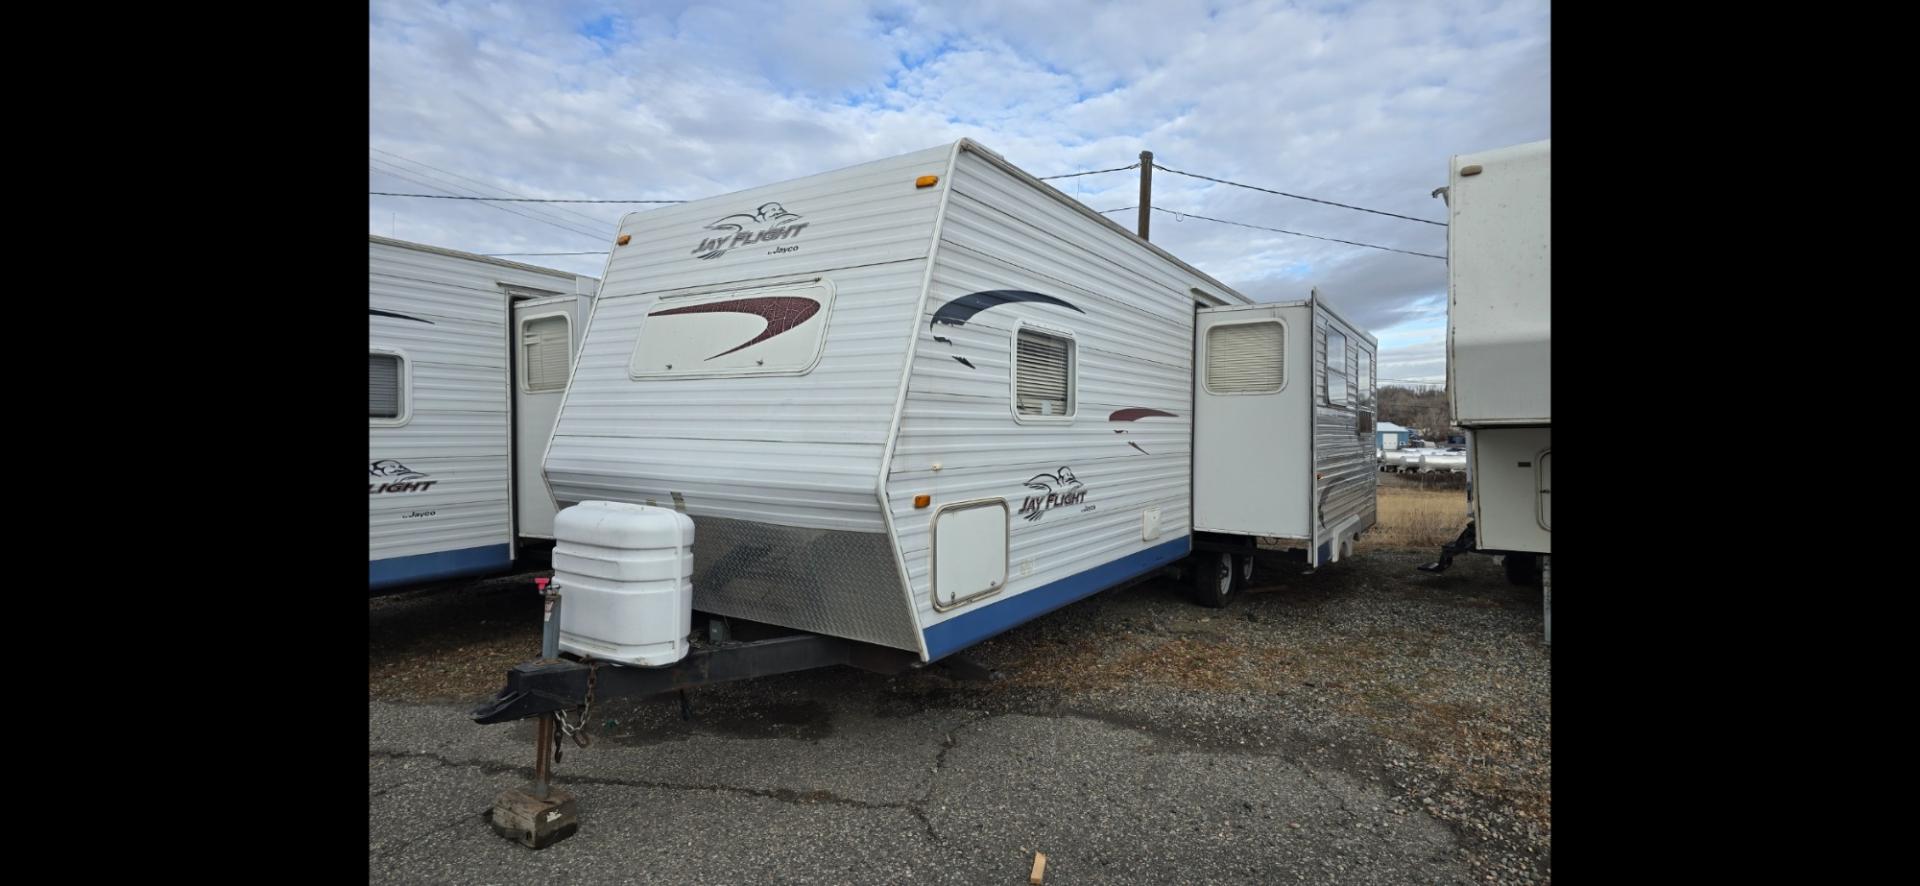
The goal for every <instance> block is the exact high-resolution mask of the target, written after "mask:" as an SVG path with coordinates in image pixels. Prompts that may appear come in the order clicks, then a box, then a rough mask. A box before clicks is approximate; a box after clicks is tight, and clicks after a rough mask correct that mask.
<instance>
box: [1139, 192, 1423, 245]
mask: <svg viewBox="0 0 1920 886" xmlns="http://www.w3.org/2000/svg"><path fill="white" fill-rule="evenodd" d="M1168 171H1169V172H1171V171H1172V170H1168ZM1153 211H1154V212H1164V213H1166V214H1168V215H1172V216H1176V217H1186V218H1197V219H1200V220H1201V221H1210V222H1218V223H1220V224H1223V225H1236V226H1238V227H1242V228H1252V229H1254V230H1256V231H1273V232H1274V233H1277V234H1291V235H1293V236H1295V237H1311V238H1313V239H1315V240H1326V241H1328V242H1330V243H1345V244H1347V245H1348V246H1365V247H1366V248H1368V249H1380V250H1385V251H1387V252H1398V253H1401V254H1402V255H1418V256H1421V257H1422V258H1437V259H1439V260H1441V261H1446V260H1447V257H1446V256H1444V255H1434V254H1433V253H1431V252H1412V251H1410V250H1406V249H1395V248H1393V247H1391V246H1376V245H1374V244H1372V243H1360V242H1358V241H1354V240H1342V239H1340V238H1338V237H1322V236H1320V235H1319V234H1302V233H1300V232H1299V231H1289V230H1287V229H1285V228H1267V227H1261V226H1260V225H1250V224H1247V223H1245V222H1237V221H1227V220H1226V219H1224V218H1212V217H1210V216H1205V215H1194V214H1193V213H1191V212H1175V211H1173V210H1171V209H1162V208H1160V207H1158V206H1155V207H1153Z"/></svg>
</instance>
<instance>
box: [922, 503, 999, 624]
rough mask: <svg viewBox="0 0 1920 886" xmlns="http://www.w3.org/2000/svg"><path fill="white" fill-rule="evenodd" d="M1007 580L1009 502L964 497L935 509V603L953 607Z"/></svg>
mask: <svg viewBox="0 0 1920 886" xmlns="http://www.w3.org/2000/svg"><path fill="white" fill-rule="evenodd" d="M1006 584H1007V502H1006V500H1005V499H999V498H995V499H986V500H982V501H972V502H961V503H959V504H953V505H948V506H946V507H944V508H941V509H940V510H939V511H937V512H935V513H934V515H933V605H934V608H935V609H942V610H944V609H951V608H953V607H955V606H958V605H960V604H962V603H965V602H967V601H968V600H972V599H974V598H977V597H984V596H987V595H988V594H992V593H994V592H996V591H998V590H1000V589H1001V588H1003V587H1006Z"/></svg>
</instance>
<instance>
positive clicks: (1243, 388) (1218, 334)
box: [1207, 320, 1287, 394]
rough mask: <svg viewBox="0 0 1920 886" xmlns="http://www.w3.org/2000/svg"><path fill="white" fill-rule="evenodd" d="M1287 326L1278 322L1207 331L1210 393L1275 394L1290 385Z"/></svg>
mask: <svg viewBox="0 0 1920 886" xmlns="http://www.w3.org/2000/svg"><path fill="white" fill-rule="evenodd" d="M1286 365H1287V327H1286V326H1284V325H1282V324H1281V323H1280V322H1279V321H1276V320H1262V321H1259V322H1256V323H1230V324H1221V325H1219V326H1215V327H1213V328H1212V329H1209V330H1207V390H1208V391H1211V392H1212V393H1215V394H1271V393H1273V392H1275V391H1278V390H1280V389H1281V388H1283V387H1286V384H1287V371H1286Z"/></svg>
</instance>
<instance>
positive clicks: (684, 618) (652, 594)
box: [553, 501, 693, 667]
mask: <svg viewBox="0 0 1920 886" xmlns="http://www.w3.org/2000/svg"><path fill="white" fill-rule="evenodd" d="M553 536H554V545H553V582H554V584H556V585H559V586H560V597H561V603H560V649H561V651H563V652H572V653H575V654H578V655H584V656H589V657H592V658H597V659H603V660H606V661H615V662H620V663H621V664H629V665H639V666H642V667H659V666H661V665H670V664H673V663H674V662H677V661H679V660H680V659H682V658H685V657H686V656H687V635H688V634H689V633H691V632H692V629H693V518H691V517H688V516H687V515H686V514H682V513H680V512H679V511H675V510H671V509H668V508H658V507H650V506H648V505H633V504H625V503H622V502H613V501H587V502H581V503H580V504H577V505H574V506H573V507H570V508H567V509H566V510H564V511H561V512H560V513H559V514H558V515H556V516H555V517H554V518H553Z"/></svg>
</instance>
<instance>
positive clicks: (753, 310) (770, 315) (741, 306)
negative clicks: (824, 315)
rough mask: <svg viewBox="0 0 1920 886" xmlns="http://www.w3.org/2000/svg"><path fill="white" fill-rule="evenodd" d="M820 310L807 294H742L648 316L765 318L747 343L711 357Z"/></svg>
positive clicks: (757, 340)
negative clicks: (753, 295)
mask: <svg viewBox="0 0 1920 886" xmlns="http://www.w3.org/2000/svg"><path fill="white" fill-rule="evenodd" d="M817 313H820V303H819V302H817V301H814V300H813V299H810V298H800V297H798V296H791V295H769V296H766V297H764V298H742V299H735V300H734V301H716V302H708V303H706V304H704V305H688V306H687V307H684V308H674V309H673V310H670V311H655V312H653V313H651V314H648V315H647V316H649V317H668V316H672V315H674V314H752V315H753V316H755V317H759V318H760V319H762V320H765V321H767V328H765V329H762V330H760V334H759V335H756V336H754V337H753V338H750V339H747V341H746V343H744V344H741V345H736V346H734V347H732V348H728V349H727V350H724V351H721V352H720V353H718V354H715V355H713V356H712V357H708V358H707V359H709V360H712V359H715V358H717V357H725V356H726V355H728V354H731V353H733V352H734V351H737V350H740V349H741V348H749V347H752V346H754V345H757V344H759V343H761V342H763V341H766V340H767V339H770V338H772V337H774V336H776V335H779V334H780V333H783V332H786V331H787V330H790V329H792V328H794V327H795V326H799V325H800V324H802V323H805V322H807V320H808V318H810V317H812V316H813V315H814V314H817Z"/></svg>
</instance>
